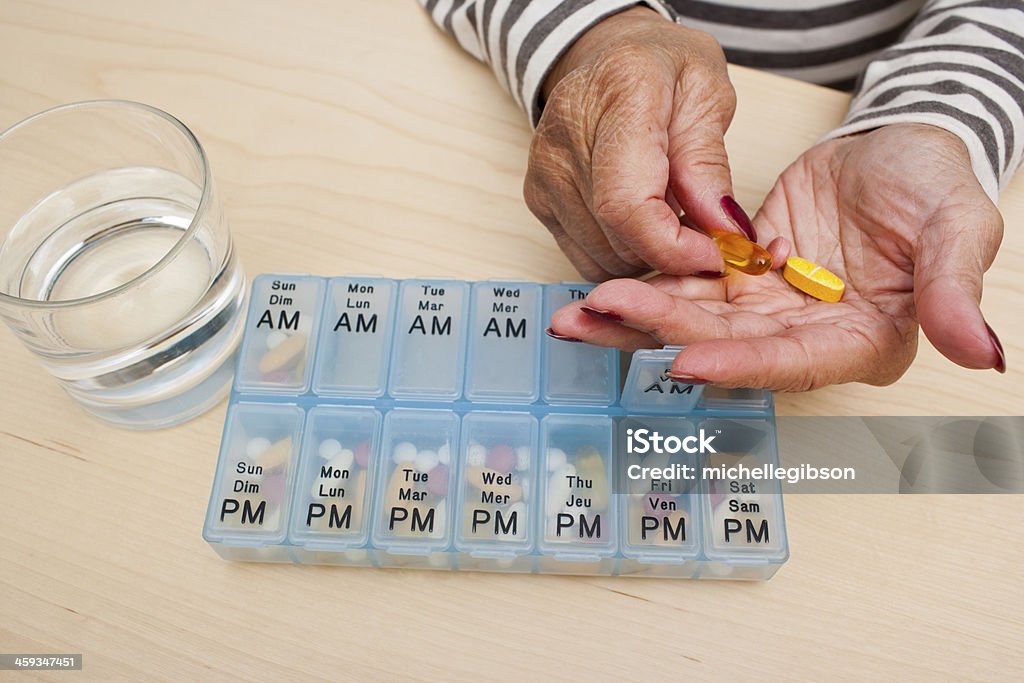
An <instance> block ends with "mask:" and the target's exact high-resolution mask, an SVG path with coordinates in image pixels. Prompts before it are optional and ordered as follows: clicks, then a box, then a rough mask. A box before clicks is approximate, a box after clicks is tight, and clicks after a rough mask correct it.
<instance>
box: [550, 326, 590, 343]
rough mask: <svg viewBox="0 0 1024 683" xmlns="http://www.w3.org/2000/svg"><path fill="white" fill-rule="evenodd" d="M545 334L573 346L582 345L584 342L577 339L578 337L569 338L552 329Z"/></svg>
mask: <svg viewBox="0 0 1024 683" xmlns="http://www.w3.org/2000/svg"><path fill="white" fill-rule="evenodd" d="M544 332H545V333H547V335H548V336H549V337H551V338H552V339H557V340H558V341H564V342H572V343H573V344H581V343H582V342H583V340H582V339H577V338H576V337H567V336H566V335H564V334H558V333H557V332H555V331H554V330H553V329H551V328H550V327H549V328H548V329H546V330H544Z"/></svg>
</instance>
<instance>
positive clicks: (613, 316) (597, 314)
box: [580, 306, 625, 323]
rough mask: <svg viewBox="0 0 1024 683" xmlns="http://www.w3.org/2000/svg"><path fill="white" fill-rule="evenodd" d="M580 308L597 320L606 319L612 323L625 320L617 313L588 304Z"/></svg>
mask: <svg viewBox="0 0 1024 683" xmlns="http://www.w3.org/2000/svg"><path fill="white" fill-rule="evenodd" d="M580 310H581V311H583V312H584V313H586V314H587V315H589V316H591V317H592V318H597V319H598V320H608V321H609V322H613V323H621V322H622V321H623V320H625V318H623V317H622V316H621V315H619V314H618V313H612V312H611V311H601V310H598V309H596V308H590V307H589V306H580Z"/></svg>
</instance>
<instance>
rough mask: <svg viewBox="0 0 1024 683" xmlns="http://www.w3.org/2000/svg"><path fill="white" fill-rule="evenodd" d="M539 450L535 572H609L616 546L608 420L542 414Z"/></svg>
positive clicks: (592, 417)
mask: <svg viewBox="0 0 1024 683" xmlns="http://www.w3.org/2000/svg"><path fill="white" fill-rule="evenodd" d="M540 448H541V454H542V457H541V462H542V463H543V467H542V468H538V470H539V471H538V477H539V479H540V484H541V486H540V487H539V488H540V489H541V491H540V494H541V497H540V499H539V503H540V505H539V506H538V509H539V510H541V511H542V514H541V515H540V519H539V520H538V521H539V528H540V539H539V548H540V551H541V554H542V557H541V560H540V561H541V570H542V571H548V572H553V573H568V574H608V573H611V570H612V567H613V564H614V563H613V558H612V556H613V555H614V554H615V552H616V547H617V541H616V538H617V529H616V527H617V523H616V522H617V520H616V511H615V504H616V500H615V496H613V495H612V490H611V474H612V466H611V455H612V419H611V418H609V417H605V416H600V415H573V414H556V415H548V416H547V417H545V418H544V419H543V420H542V421H541V446H540Z"/></svg>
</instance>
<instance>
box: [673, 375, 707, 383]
mask: <svg viewBox="0 0 1024 683" xmlns="http://www.w3.org/2000/svg"><path fill="white" fill-rule="evenodd" d="M665 376H666V377H668V378H669V379H670V380H672V381H673V382H679V383H681V384H707V383H708V381H709V380H706V379H702V378H700V377H694V376H693V375H687V374H684V373H681V372H666V373H665Z"/></svg>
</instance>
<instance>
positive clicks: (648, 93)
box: [524, 8, 753, 280]
mask: <svg viewBox="0 0 1024 683" xmlns="http://www.w3.org/2000/svg"><path fill="white" fill-rule="evenodd" d="M545 91H549V92H547V93H546V94H547V101H546V104H545V107H544V113H543V115H542V116H541V119H540V122H539V124H538V127H537V131H536V134H535V135H534V138H533V144H532V146H531V149H530V165H529V170H528V172H527V175H526V182H525V186H524V194H525V197H526V203H527V205H528V206H529V207H530V210H531V211H533V213H534V214H536V216H537V217H538V218H539V219H540V220H541V222H543V223H544V225H545V226H547V228H548V229H549V230H550V231H551V232H552V234H553V235H554V237H555V240H556V241H557V242H558V245H559V246H560V247H561V248H562V251H564V252H565V253H566V255H567V256H568V257H569V259H570V260H571V261H572V263H573V265H575V266H576V268H577V269H578V270H579V271H580V273H581V274H582V275H583V276H584V277H586V278H588V279H590V280H605V279H608V278H610V277H615V276H626V275H635V274H638V273H641V272H647V271H650V270H651V269H656V270H660V271H662V272H665V273H673V274H677V275H684V274H689V273H693V272H696V271H710V274H712V275H714V274H717V273H718V272H720V271H721V270H722V268H723V263H722V259H721V257H720V256H719V253H718V250H717V249H716V248H715V246H714V245H713V244H712V243H711V242H710V241H709V240H708V239H706V238H704V237H702V236H701V235H699V234H697V233H695V232H694V231H692V230H688V229H686V228H683V227H681V226H680V225H679V221H678V219H677V218H676V216H677V210H678V208H679V207H681V208H682V209H683V210H685V212H686V214H687V216H689V218H690V219H691V220H692V221H693V222H694V223H696V224H697V225H698V226H700V227H704V228H708V227H715V228H719V229H722V228H728V229H732V230H734V231H736V232H740V231H742V230H743V229H744V223H745V224H746V227H747V228H749V219H747V218H746V216H745V214H743V213H742V210H741V209H739V206H738V205H736V204H735V202H734V201H733V200H732V197H731V195H732V181H731V179H730V174H729V163H728V159H727V157H726V153H725V146H724V144H723V136H724V135H725V131H726V129H727V128H728V127H729V123H730V122H731V121H732V116H733V111H734V109H735V104H736V100H735V93H734V92H733V88H732V85H731V83H730V82H729V76H728V73H727V72H726V64H725V59H724V57H723V55H722V50H721V48H720V47H719V45H718V43H717V42H716V41H715V39H714V38H712V37H711V36H709V35H708V34H706V33H703V32H701V31H694V30H691V29H687V28H684V27H682V26H678V25H676V24H673V23H671V22H668V21H665V20H664V19H663V18H661V17H660V16H658V15H657V14H656V13H654V12H653V11H651V10H648V9H643V8H635V9H632V10H627V11H625V12H622V13H620V14H616V15H614V16H612V17H610V18H608V19H606V20H604V21H602V22H601V23H599V24H598V25H597V26H595V27H594V28H592V29H591V30H590V31H588V32H587V33H586V34H584V35H583V36H582V37H581V38H580V39H579V40H577V41H576V43H575V44H574V45H573V47H572V48H571V49H570V50H569V51H568V52H567V53H566V54H565V55H564V56H563V57H562V58H561V59H560V60H559V62H558V64H557V66H556V67H555V69H554V71H553V72H552V73H551V74H550V75H549V76H548V77H547V79H546V80H545ZM730 221H732V223H730ZM750 230H752V228H751V229H750ZM748 234H749V235H750V236H752V235H753V233H752V232H750V233H748Z"/></svg>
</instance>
